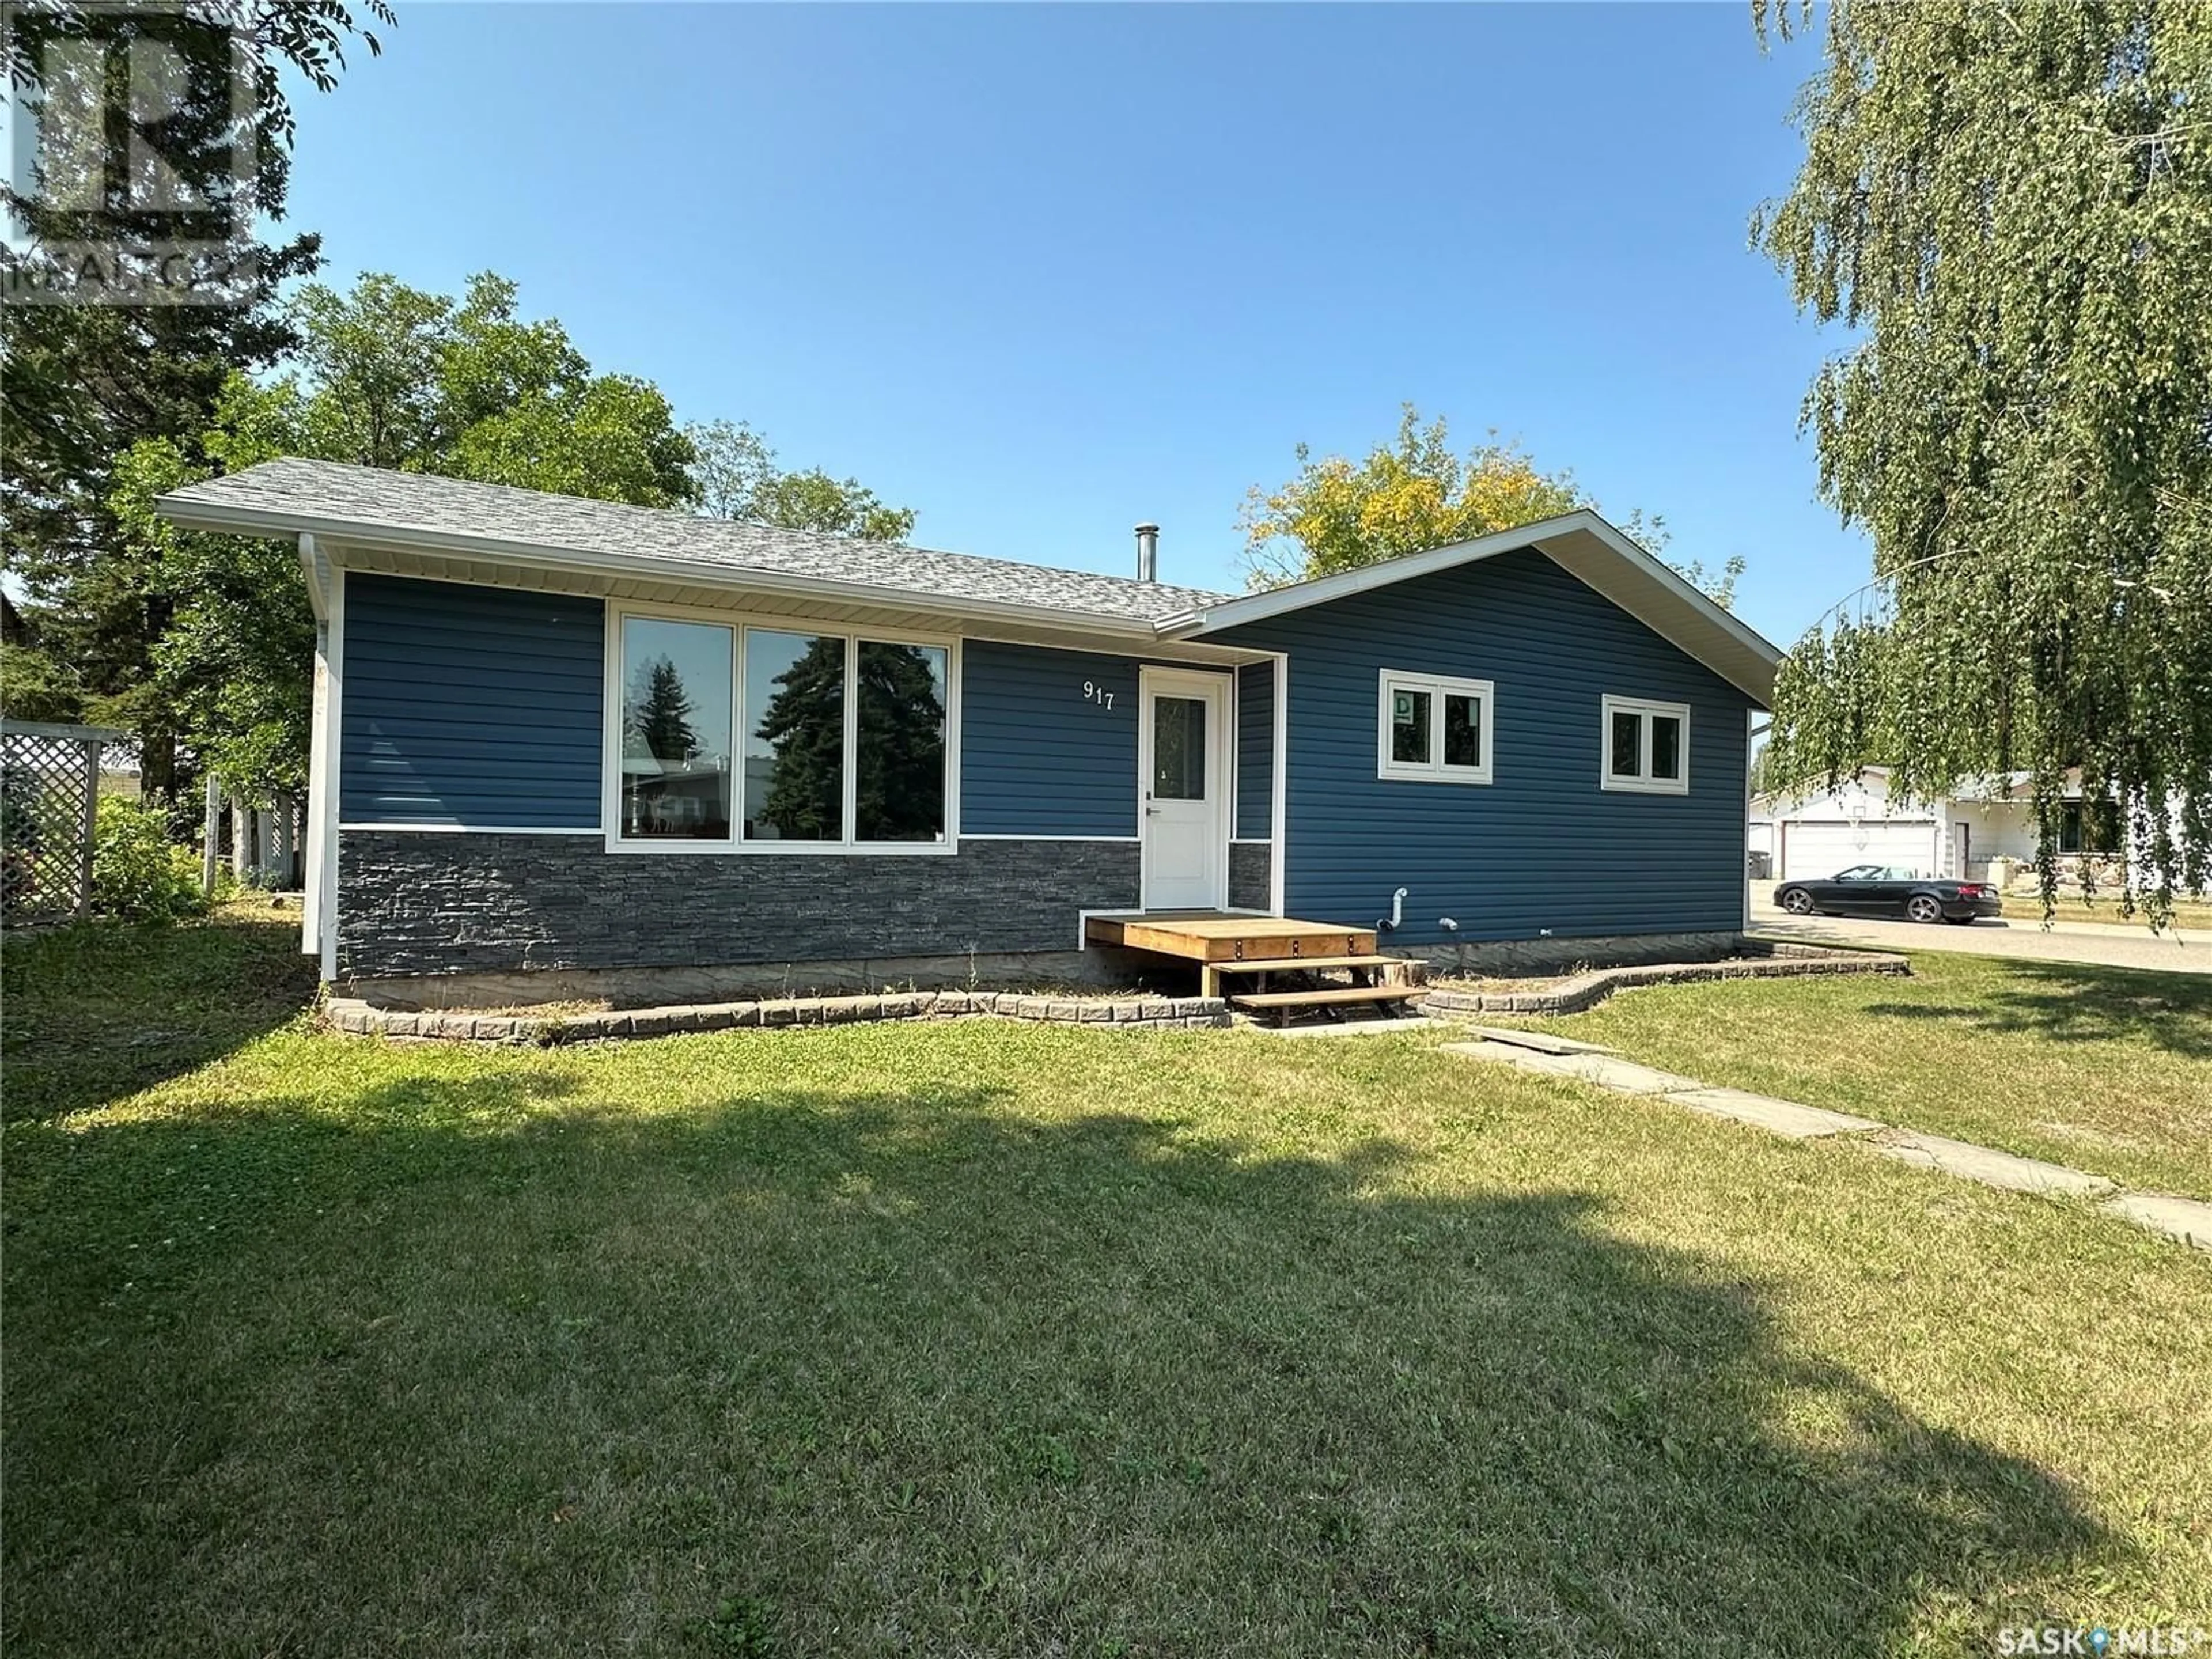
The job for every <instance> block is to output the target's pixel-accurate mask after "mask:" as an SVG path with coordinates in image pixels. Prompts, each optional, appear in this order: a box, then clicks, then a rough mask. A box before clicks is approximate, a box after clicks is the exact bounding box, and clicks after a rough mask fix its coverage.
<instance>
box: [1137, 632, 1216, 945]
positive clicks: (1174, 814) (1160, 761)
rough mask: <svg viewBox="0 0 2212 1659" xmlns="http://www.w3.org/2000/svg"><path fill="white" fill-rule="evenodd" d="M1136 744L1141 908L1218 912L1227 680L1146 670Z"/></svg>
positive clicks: (1164, 669)
mask: <svg viewBox="0 0 2212 1659" xmlns="http://www.w3.org/2000/svg"><path fill="white" fill-rule="evenodd" d="M1142 684H1143V694H1142V696H1140V697H1139V702H1141V703H1142V704H1143V705H1144V717H1143V724H1142V726H1141V727H1140V729H1139V738H1138V743H1137V784H1138V801H1139V805H1140V806H1141V807H1142V808H1143V814H1144V815H1143V818H1142V821H1141V823H1139V834H1140V835H1141V836H1143V838H1144V848H1143V853H1144V902H1145V908H1146V909H1147V910H1218V909H1219V908H1222V907H1223V906H1224V905H1225V904H1226V903H1227V902H1228V898H1229V764H1228V760H1229V681H1228V678H1227V677H1226V676H1225V675H1221V674H1196V673H1185V672H1182V671H1178V670H1175V669H1166V668H1147V669H1146V670H1144V671H1143V676H1142Z"/></svg>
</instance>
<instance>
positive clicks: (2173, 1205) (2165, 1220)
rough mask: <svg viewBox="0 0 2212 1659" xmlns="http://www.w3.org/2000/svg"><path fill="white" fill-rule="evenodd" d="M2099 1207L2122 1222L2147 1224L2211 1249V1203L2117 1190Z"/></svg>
mask: <svg viewBox="0 0 2212 1659" xmlns="http://www.w3.org/2000/svg"><path fill="white" fill-rule="evenodd" d="M2102 1207H2103V1208H2104V1209H2105V1210H2106V1211H2108V1212H2111V1213H2112V1214H2113V1215H2116V1216H2118V1217H2119V1218H2121V1219H2122V1220H2124V1221H2132V1222H2134V1223H2135V1224H2136V1226H2138V1227H2148V1228H2149V1229H2150V1230H2151V1231H2153V1232H2154V1233H2164V1234H2165V1235H2166V1237H2168V1238H2178V1239H2179V1240H2180V1241H2181V1242H2182V1243H2184V1244H2193V1245H2195V1246H2196V1247H2197V1249H2200V1250H2212V1204H2202V1203H2199V1202H2198V1201H2197V1200H2195V1199H2193V1198H2175V1197H2172V1196H2171V1195H2170V1194H2166V1193H2118V1194H2114V1195H2113V1196H2112V1197H2111V1198H2108V1199H2106V1200H2105V1202H2104V1204H2103V1206H2102Z"/></svg>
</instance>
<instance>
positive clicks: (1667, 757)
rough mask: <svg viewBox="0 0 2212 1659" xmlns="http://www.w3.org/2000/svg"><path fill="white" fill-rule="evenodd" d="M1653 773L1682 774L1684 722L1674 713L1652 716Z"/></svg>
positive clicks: (1660, 775)
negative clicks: (1675, 716) (1677, 718)
mask: <svg viewBox="0 0 2212 1659" xmlns="http://www.w3.org/2000/svg"><path fill="white" fill-rule="evenodd" d="M1651 775H1652V776H1653V777H1655V778H1679V777H1680V776H1681V775H1682V722H1681V721H1680V720H1676V719H1675V718H1674V716H1673V715H1672V714H1654V715H1652V716H1651Z"/></svg>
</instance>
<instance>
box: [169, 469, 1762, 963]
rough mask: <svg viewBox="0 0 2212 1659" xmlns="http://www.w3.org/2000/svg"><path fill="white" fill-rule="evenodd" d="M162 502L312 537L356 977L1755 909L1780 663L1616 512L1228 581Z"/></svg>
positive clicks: (388, 481) (622, 510) (191, 493)
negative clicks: (1290, 579) (1264, 926)
mask: <svg viewBox="0 0 2212 1659" xmlns="http://www.w3.org/2000/svg"><path fill="white" fill-rule="evenodd" d="M161 509H162V511H163V512H164V513H166V515H167V517H169V518H170V519H172V520H174V521H175V522H176V523H178V524H179V525H182V526H187V527H189V528H191V529H196V530H206V531H216V532H226V533H232V534H246V535H259V536H270V537H279V538H286V539H288V540H293V541H295V542H296V543H297V545H298V547H299V550H300V557H301V563H302V565H303V566H304V568H305V569H306V571H307V580H308V586H309V591H310V593H311V595H312V597H313V604H314V607H315V614H316V617H317V618H318V624H319V625H318V629H317V634H318V647H317V657H316V673H315V688H316V689H315V740H314V750H313V775H312V781H311V786H310V790H309V795H310V801H309V813H310V818H311V834H310V836H309V848H308V852H309V859H308V863H309V881H308V895H307V907H306V908H307V915H306V921H305V944H306V948H307V949H308V950H309V951H313V952H317V953H319V956H320V958H321V963H322V969H323V972H324V975H325V977H326V978H330V979H332V980H344V981H392V980H396V979H404V978H407V977H409V976H412V975H474V976H486V975H489V976H493V977H495V978H496V977H499V976H507V977H509V978H511V977H512V976H513V975H518V974H522V973H532V972H537V973H556V974H563V975H567V974H572V973H583V974H592V973H598V974H605V973H609V972H611V971H614V970H620V971H622V972H623V973H626V974H629V975H647V976H649V975H652V974H653V973H660V974H665V975H671V976H674V977H676V978H678V979H680V978H682V976H684V975H690V980H692V981H696V979H697V977H698V975H700V974H701V973H702V971H704V970H714V969H727V970H731V971H732V972H735V971H736V970H739V969H744V968H746V967H747V966H748V965H751V966H753V967H755V968H757V967H758V966H760V965H762V964H769V965H781V964H805V963H813V964H820V965H823V967H824V968H825V970H826V969H827V967H828V966H829V965H830V964H847V965H848V966H849V965H851V964H857V963H865V964H867V969H868V971H869V972H870V973H871V974H872V975H875V976H877V977H879V978H893V977H902V976H920V975H925V974H928V973H932V972H936V971H942V970H945V969H947V967H948V964H947V963H946V959H947V958H957V959H958V961H959V963H960V965H961V971H963V973H964V972H969V971H978V970H980V971H983V972H991V971H994V970H996V971H1006V970H1010V969H1012V968H1013V967H1016V966H1019V967H1022V968H1024V969H1028V970H1030V971H1038V970H1041V969H1049V970H1051V971H1053V972H1055V973H1064V972H1069V971H1075V970H1076V969H1079V967H1080V965H1081V964H1082V963H1084V962H1085V960H1086V959H1088V960H1094V961H1095V956H1094V957H1090V958H1086V957H1084V956H1082V955H1079V954H1078V953H1080V952H1083V951H1085V946H1086V945H1087V944H1088V943H1089V942H1090V940H1091V938H1092V933H1091V930H1090V929H1089V928H1088V927H1087V924H1088V922H1089V921H1090V919H1091V918H1093V917H1096V916H1098V915H1129V914H1133V913H1155V912H1159V913H1185V914H1188V913H1193V912H1218V913H1223V914H1225V915H1253V916H1274V917H1294V918H1298V919H1301V920H1303V921H1312V922H1316V923H1333V924H1338V925H1340V926H1343V927H1351V928H1358V929H1364V930H1371V931H1373V932H1374V933H1376V935H1377V936H1378V938H1379V939H1381V940H1382V942H1383V948H1384V949H1385V950H1387V951H1394V952H1403V953H1407V954H1413V955H1420V954H1425V953H1427V952H1431V951H1440V950H1443V949H1445V948H1456V947H1459V946H1462V945H1471V946H1473V947H1474V949H1475V951H1477V952H1478V957H1477V959H1478V960H1480V954H1479V953H1480V951H1483V950H1484V949H1486V948H1488V947H1490V946H1493V945H1494V946H1497V947H1499V948H1504V947H1506V946H1508V945H1526V944H1527V943H1528V942H1531V941H1539V940H1547V941H1553V942H1554V943H1555V944H1556V942H1558V941H1568V942H1570V943H1569V944H1568V945H1565V946H1561V947H1559V948H1562V949H1566V950H1569V951H1571V952H1572V953H1573V954H1576V955H1579V956H1583V957H1589V958H1593V959H1594V958H1595V957H1598V956H1600V955H1601V954H1606V953H1608V952H1614V953H1617V952H1620V951H1625V950H1633V949H1635V948H1637V947H1638V945H1650V943H1651V942H1652V941H1654V940H1655V939H1661V938H1663V939H1667V940H1668V941H1669V942H1670V943H1676V944H1679V943H1680V942H1682V936H1685V935H1696V936H1699V939H1705V940H1718V939H1729V938H1732V937H1733V936H1734V935H1735V933H1737V932H1738V931H1739V930H1741V927H1742V926H1743V925H1744V921H1745V858H1744V837H1745V823H1746V813H1745V800H1746V787H1745V786H1746V762H1747V735H1748V723H1749V718H1750V716H1751V714H1752V713H1753V710H1755V709H1757V708H1760V707H1762V706H1763V705H1764V704H1765V702H1766V701H1767V700H1768V698H1769V696H1770V695H1771V689H1772V684H1773V677H1774V672H1775V669H1776V665H1777V663H1778V659H1779V653H1778V652H1777V651H1776V650H1775V648H1774V647H1772V646H1771V645H1770V644H1768V643H1767V642H1766V641H1765V640H1763V639H1761V638H1760V637H1759V635H1757V634H1756V633H1754V632H1753V630H1751V629H1748V628H1747V627H1745V626H1744V625H1743V624H1742V623H1740V622H1738V621H1736V620H1735V618H1734V617H1731V616H1729V614H1728V613H1727V612H1726V611H1723V610H1721V609H1720V608H1718V607H1717V606H1716V605H1713V604H1712V603H1711V601H1710V600H1708V599H1705V597H1704V596H1703V595H1702V594H1700V593H1699V592H1697V591H1696V590H1694V589H1693V588H1692V587H1691V586H1689V585H1688V584H1686V582H1684V581H1683V580H1681V579H1680V577H1679V576H1677V575H1676V574H1674V572H1673V571H1671V570H1669V569H1668V568H1667V567H1666V566H1664V565H1663V564H1662V563H1660V562H1658V561H1656V560H1655V559H1653V558H1652V557H1651V556H1650V555H1648V554H1647V553H1645V552H1644V550H1642V549H1640V548H1639V547H1638V546H1637V545H1636V544H1634V543H1633V542H1632V541H1630V540H1629V539H1628V538H1626V537H1625V536H1623V535H1622V534H1621V533H1620V532H1618V531H1616V530H1614V529H1613V527H1612V526H1609V525H1607V523H1606V522H1605V521H1604V520H1601V519H1600V518H1599V517H1597V516H1596V515H1595V513H1587V512H1583V513H1571V514H1569V515H1567V516H1565V517H1564V518H1559V519H1554V520H1547V522H1544V523H1541V524H1536V525H1530V526H1524V527H1522V528H1521V529H1517V530H1513V531H1510V532H1504V533H1501V534H1498V535H1494V536H1489V537H1485V538H1481V539H1480V540H1477V541H1472V542H1467V543H1463V544H1458V545H1455V546H1451V547H1445V548H1439V549H1437V550H1434V551H1432V552H1427V553H1422V554H1417V555H1413V556H1407V557H1404V558H1401V559H1396V560H1394V561H1391V562H1388V563H1385V564H1382V565H1377V566H1374V567H1370V568H1366V569H1364V570H1359V571H1356V572H1353V573H1351V574H1345V575H1341V576H1335V577H1330V578H1328V579H1326V580H1320V581H1314V582H1308V583H1304V584H1302V585H1299V586H1291V587H1285V588H1279V589H1277V590H1274V591H1272V592H1262V593H1256V594H1249V595H1243V596H1234V595H1226V594H1220V593H1212V592H1200V591H1198V590H1195V589H1190V588H1183V587H1177V586H1172V585H1169V584H1166V583H1163V582H1160V581H1158V580H1152V575H1153V572H1152V549H1153V546H1154V543H1153V541H1152V537H1151V535H1150V534H1149V533H1148V532H1140V533H1139V574H1138V575H1137V576H1136V577H1135V578H1133V579H1132V578H1121V577H1112V576H1105V575H1097V574H1085V573H1080V572H1075V571H1067V570H1059V569H1053V568H1047V567H1043V566H1039V565H1029V564H1019V563H1013V562H1005V561H1000V560H994V559H981V558H974V557H969V556H963V555H958V554H950V553H936V552H927V551H924V550H918V549H915V548H909V547H903V546H892V545H886V544H871V543H862V542H854V541H848V540H843V539H839V538H832V537H827V536H819V535H812V534H808V533H805V532H791V531H781V530H775V529H769V528H764V527H762V526H750V525H743V524H735V523H730V522H726V521H723V520H708V519H700V518H695V517H692V516H690V515H688V514H684V513H671V512H660V511H654V510H650V509H646V508H640V507H625V506H621V505H616V504H611V503H607V502H602V501H580V500H575V499H572V498H569V497H565V496H555V495H540V494H537V493H535V492H532V491H528V490H521V489H506V488H501V487H498V486H493V485H485V484H476V483H463V482H459V481H455V480H452V479H447V478H437V477H419V476H414V475H406V474H398V473H392V472H384V471H375V470H372V469H368V468H362V467H353V466H344V465H335V464H331V463H325V462H314V461H303V460H280V461H271V462H268V463H265V464H264V465H259V466H256V467H253V468H251V469H249V470H247V471H244V472H240V473H238V474H235V475H234V476H231V477H223V478H218V479H214V480H211V481H210V482H207V483H200V484H195V485H192V486H191V487H189V488H186V489H179V490H177V491H175V492H173V494H171V495H167V496H165V497H164V498H163V499H162V501H161ZM799 977H800V978H801V979H805V977H806V976H805V975H803V974H802V975H799ZM685 982H690V981H685Z"/></svg>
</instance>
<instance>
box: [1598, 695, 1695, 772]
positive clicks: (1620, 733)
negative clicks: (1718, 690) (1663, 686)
mask: <svg viewBox="0 0 2212 1659" xmlns="http://www.w3.org/2000/svg"><path fill="white" fill-rule="evenodd" d="M1600 717H1601V722H1602V729H1601V737H1600V738H1599V742H1600V744H1601V747H1602V750H1603V753H1604V757H1605V764H1604V769H1603V770H1602V771H1601V772H1600V774H1599V775H1598V781H1599V782H1600V784H1601V785H1602V786H1603V787H1605V788H1607V789H1628V790H1634V791H1638V792H1639V793H1644V794H1650V795H1686V794H1688V793H1690V706H1689V705H1688V704H1687V703H1681V702H1649V701H1647V700H1646V699H1644V698H1642V697H1611V696H1609V697H1606V698H1603V699H1601V704H1600Z"/></svg>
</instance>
